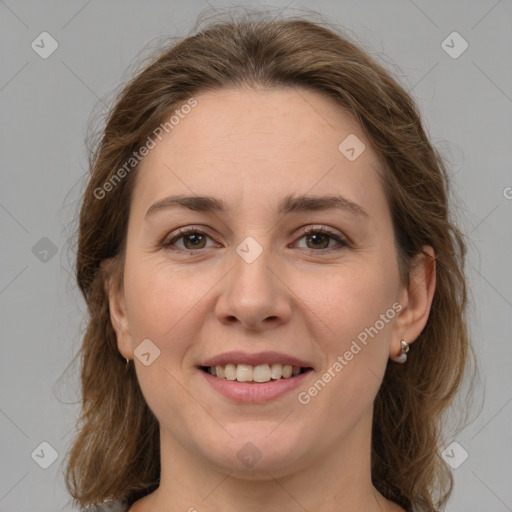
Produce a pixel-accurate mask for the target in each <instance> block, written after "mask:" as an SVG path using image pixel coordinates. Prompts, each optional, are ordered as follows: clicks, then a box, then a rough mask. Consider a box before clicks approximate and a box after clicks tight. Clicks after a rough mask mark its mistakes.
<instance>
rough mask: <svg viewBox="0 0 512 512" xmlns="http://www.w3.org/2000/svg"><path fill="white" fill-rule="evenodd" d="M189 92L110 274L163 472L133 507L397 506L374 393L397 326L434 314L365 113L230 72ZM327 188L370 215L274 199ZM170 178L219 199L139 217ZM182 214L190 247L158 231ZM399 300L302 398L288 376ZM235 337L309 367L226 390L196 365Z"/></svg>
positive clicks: (169, 188)
mask: <svg viewBox="0 0 512 512" xmlns="http://www.w3.org/2000/svg"><path fill="white" fill-rule="evenodd" d="M196 99H197V101H198V105H197V106H196V107H195V108H193V109H192V110H191V112H190V113H189V114H187V115H186V116H185V117H184V119H182V120H181V121H180V122H179V124H178V125H177V126H176V127H175V128H174V129H173V130H172V131H171V132H170V133H169V134H168V135H166V136H165V137H164V138H163V139H162V140H161V141H160V142H158V143H157V146H156V147H155V148H154V149H153V150H151V151H150V153H149V154H148V156H147V157H146V158H145V159H144V161H143V162H142V164H141V168H140V169H139V173H138V175H137V181H136V186H135V189H134V193H133V197H132V204H131V208H130V217H129V225H128V234H127V237H128V238H127V252H126V262H125V270H124V276H123V286H114V285H112V286H110V288H109V290H110V294H109V295H110V311H111V319H112V324H113V326H114V329H115V331H116V335H117V339H118V347H119V351H120V352H121V354H122V355H123V356H124V357H126V358H129V359H134V363H131V364H135V368H136V372H137V377H138V380H139V382H140V386H141V389H142V392H143V394H144V397H145V399H146V401H147V403H148V405H149V407H150V408H151V410H152V411H153V413H154V414H155V416H156V418H157V419H158V421H159V424H160V437H161V465H162V473H161V485H160V488H159V489H158V490H157V491H155V492H154V493H152V494H151V495H149V496H147V497H145V498H143V499H141V500H139V501H138V502H136V503H135V504H134V505H133V506H132V508H131V509H130V511H131V512H145V511H153V512H159V511H163V510H166V511H186V510H191V509H192V510H193V509H196V510H197V511H199V512H214V511H220V510H222V511H223V512H235V511H236V512H238V511H240V510H245V511H247V512H252V511H254V512H256V511H258V512H259V511H261V510H266V511H267V512H274V511H279V512H282V511H283V510H284V511H290V512H291V511H295V510H297V511H299V510H315V511H316V512H329V511H335V510H336V511H340V510H343V511H360V510H365V511H367V512H373V511H400V510H402V509H401V508H400V507H399V506H398V505H396V504H394V503H392V502H390V501H388V500H386V499H385V498H384V497H383V496H382V495H380V494H379V493H378V492H377V490H376V489H375V488H374V487H373V485H372V483H371V478H370V453H371V423H372V414H373V400H374V398H375V396H376V394H377V391H378V389H379V386H380V384H381V382H382V376H383V374H384V371H385V368H386V365H387V364H388V359H389V358H390V356H397V355H398V354H399V353H400V340H402V339H405V340H407V341H408V342H409V343H410V342H413V341H414V340H415V339H416V337H417V336H418V335H419V334H420V332H421V331H422V329H423V328H424V326H425V324H426V321H427V318H428V314H429V311H430V306H431V302H432V296H433V293H434V288H435V274H434V272H433V269H432V267H431V265H430V263H428V261H427V260H425V259H423V258H418V260H417V265H416V266H415V269H414V271H413V272H412V273H411V283H410V286H409V287H408V288H406V287H404V286H402V284H401V283H400V279H399V273H398V264H397V258H396V251H395V246H394V239H393V229H392V222H391V216H390V211H389V207H388V204H387V201H386V197H385V195H384V191H383V188H382V184H381V182H380V178H379V173H380V172H381V171H380V162H379V158H378V156H377V154H376V153H375V152H374V150H373V149H372V147H371V145H370V142H369V140H368V139H367V138H366V137H365V136H364V134H363V131H362V129H361V127H360V126H359V124H358V123H357V122H356V121H355V120H354V119H353V118H352V117H351V116H350V115H349V114H348V113H347V112H345V111H344V110H342V109H341V108H340V107H339V106H338V105H337V104H335V103H334V102H333V100H331V99H329V98H325V97H323V96H322V95H319V94H318V93H315V92H311V91H307V90H302V89H291V88H281V89H264V90H263V89H261V90H252V89H251V90H250V89H236V90H235V89H223V90H219V91H213V92H207V93H204V94H201V95H198V96H196ZM349 134H355V135H356V136H357V137H358V138H359V139H360V140H361V141H363V143H364V144H365V146H366V150H365V151H364V152H363V153H362V154H361V155H360V156H359V157H358V158H357V159H356V160H354V161H352V162H351V161H349V160H348V159H347V158H346V157H345V156H344V155H343V154H341V153H340V151H339V150H338V145H339V144H340V142H341V141H343V140H344V139H345V138H346V137H347V136H348V135H349ZM335 192H337V193H341V194H343V196H345V197H346V198H348V199H350V200H351V201H353V202H355V203H357V204H358V205H360V206H361V207H362V208H364V210H365V211H366V212H367V214H368V215H367V216H362V215H359V216H358V215H355V214H353V213H350V212H346V211H338V210H332V209H331V210H325V211H306V212H296V213H289V214H287V215H286V216H283V215H279V214H278V213H277V211H276V210H277V205H278V204H279V202H280V201H281V199H282V198H283V197H285V196H287V195H289V194H290V193H294V194H296V195H300V194H308V195H332V194H333V193H335ZM177 194H184V195H208V196H213V197H216V198H219V199H222V200H223V201H225V202H226V204H227V206H228V211H227V212H226V213H218V212H217V213H212V212H196V211H191V210H188V209H186V208H174V209H166V210H162V211H159V212H158V213H156V214H154V215H150V216H149V218H147V219H145V215H146V212H147V210H148V209H149V207H150V206H151V205H152V204H153V203H155V202H156V201H158V200H160V199H162V198H164V197H166V196H169V195H177ZM183 226H195V227H197V230H199V231H201V232H203V233H206V235H208V236H207V237H206V238H204V237H203V239H201V243H199V244H197V238H196V239H195V241H196V244H197V245H198V246H199V247H200V248H199V249H198V248H196V247H197V245H194V244H193V243H191V240H190V238H187V237H185V238H180V239H178V240H176V241H175V242H174V246H170V247H168V248H163V247H162V246H161V245H160V243H161V242H162V241H164V242H165V241H169V240H171V238H173V236H171V235H177V233H176V230H177V228H179V227H183ZM302 226H310V227H312V228H318V227H322V226H324V227H325V228H327V229H329V230H331V231H332V232H334V233H335V234H337V235H340V236H341V237H343V238H345V239H346V240H347V241H348V245H346V246H342V245H339V244H338V243H337V242H336V241H335V240H334V239H331V238H329V237H327V238H326V239H325V238H324V239H320V241H318V238H314V239H313V240H312V239H311V237H308V236H305V235H304V234H302V233H299V232H298V229H299V228H300V227H302ZM248 236H251V237H253V238H254V239H255V240H256V241H257V242H258V243H259V244H260V246H261V247H262V250H263V252H262V253H261V255H260V256H259V257H258V258H257V259H256V260H255V261H254V262H252V263H250V264H249V263H247V262H246V261H244V259H242V258H241V257H240V256H239V255H238V254H237V252H236V251H235V249H236V247H237V246H238V245H239V244H240V243H241V242H242V241H243V240H244V239H245V238H246V237H248ZM185 244H186V245H185ZM185 247H186V248H188V249H189V250H190V252H186V251H185ZM426 249H427V250H428V251H429V252H430V253H431V254H432V255H433V253H432V251H431V249H430V248H426ZM191 251H196V252H193V253H192V252H191ZM104 266H105V267H108V262H105V265H104ZM107 284H109V285H110V284H111V281H110V280H109V281H108V283H107ZM397 302H398V303H399V304H400V305H401V306H402V309H401V311H400V312H399V313H398V314H397V315H396V316H395V317H394V318H393V319H391V320H389V321H388V322H387V323H385V326H384V328H382V329H381V330H380V331H379V332H378V335H376V336H374V337H373V338H369V342H368V344H367V345H366V346H364V348H363V349H362V350H361V351H360V352H359V353H358V354H357V355H356V356H354V358H353V359H352V360H351V361H350V362H349V363H348V364H347V365H346V366H345V367H344V368H343V370H342V371H341V372H339V373H337V374H336V377H334V378H332V380H331V381H330V382H329V383H328V384H327V385H326V386H325V387H324V388H323V389H322V391H321V392H320V393H318V395H317V396H315V397H314V398H313V399H311V401H310V402H309V403H308V404H307V405H303V404H301V403H299V401H298V399H297V395H298V393H299V392H300V391H304V390H307V389H308V388H309V387H310V386H311V385H312V384H313V383H314V382H315V381H316V380H317V379H318V378H320V377H321V376H322V374H323V373H325V372H326V371H327V369H328V368H329V367H332V365H333V363H334V362H335V361H336V360H337V357H338V356H339V355H343V354H344V353H345V352H346V351H347V350H348V349H349V348H350V345H351V343H352V341H353V340H355V339H356V337H357V335H358V334H359V333H360V332H362V331H363V330H364V329H365V328H366V327H369V326H373V325H374V324H375V322H376V321H377V320H378V319H379V318H380V315H382V314H384V313H385V312H386V311H387V310H388V309H389V308H391V306H392V304H393V303H397ZM148 338H149V339H150V340H151V341H152V343H154V344H155V345H156V346H157V347H158V348H159V350H160V355H159V357H158V358H156V359H155V360H154V362H153V363H152V364H150V365H149V366H144V365H143V364H142V363H141V362H140V361H139V360H138V358H137V357H134V350H135V348H136V347H137V346H138V345H139V344H140V343H141V341H142V340H144V339H148ZM231 350H244V351H247V352H259V351H264V350H275V351H280V352H284V353H287V354H292V355H295V356H296V357H299V358H301V359H304V360H306V361H309V362H311V363H312V366H313V367H314V371H313V372H312V373H311V374H310V375H309V376H308V379H307V380H306V383H305V384H304V385H303V386H301V387H300V389H298V390H293V391H291V392H289V393H287V394H285V395H284V396H282V397H279V398H277V399H275V400H272V401H269V402H266V403H263V404H240V403H235V402H233V401H231V400H229V399H227V398H225V397H223V396H221V395H220V394H218V393H217V392H216V391H215V390H214V389H213V388H212V387H211V386H210V385H209V384H208V383H206V382H205V379H204V375H202V374H201V373H200V371H199V370H198V369H197V368H196V366H197V365H199V364H200V363H201V362H202V361H204V360H205V359H206V358H209V357H212V356H214V355H217V354H220V353H223V352H226V351H231ZM390 364H398V363H394V362H390ZM247 442H250V443H252V444H254V445H255V446H256V447H257V449H258V450H259V453H260V454H261V455H262V457H261V459H260V460H259V461H258V462H257V463H256V464H255V465H254V466H253V467H252V468H247V467H245V466H244V464H242V463H241V462H240V460H239V459H238V458H237V452H238V451H239V450H240V449H241V448H242V447H243V446H244V445H245V444H246V443H247Z"/></svg>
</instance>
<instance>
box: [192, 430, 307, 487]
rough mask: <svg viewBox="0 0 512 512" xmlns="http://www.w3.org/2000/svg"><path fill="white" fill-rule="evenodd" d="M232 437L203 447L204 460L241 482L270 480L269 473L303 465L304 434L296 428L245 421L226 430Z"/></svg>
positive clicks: (210, 441) (226, 437) (214, 440)
mask: <svg viewBox="0 0 512 512" xmlns="http://www.w3.org/2000/svg"><path fill="white" fill-rule="evenodd" d="M225 428H226V430H227V431H228V432H229V433H230V434H231V436H232V437H230V436H229V435H228V434H226V433H225V432H224V434H225V435H223V436H222V438H221V439H215V438H213V437H210V439H209V441H208V442H207V443H206V445H204V441H205V439H204V438H203V439H202V442H201V444H202V445H203V449H202V450H201V451H203V453H204V455H205V457H207V458H208V459H210V460H211V462H212V463H213V464H215V465H217V466H221V467H222V468H224V469H226V470H228V471H229V472H232V474H233V475H235V476H238V477H240V478H251V479H257V480H268V478H269V474H268V473H269V472H270V473H272V474H273V473H274V472H282V471H285V470H286V469H287V468H290V467H291V466H294V465H297V464H299V463H300V459H301V458H303V457H304V456H305V455H306V453H305V452H306V445H305V443H304V442H303V439H304V437H307V436H305V435H304V434H305V433H301V432H300V429H298V428H297V425H293V430H291V429H290V425H286V424H282V425H279V424H278V423H276V422H275V421H272V422H269V421H245V422H238V423H233V424H228V425H226V426H225Z"/></svg>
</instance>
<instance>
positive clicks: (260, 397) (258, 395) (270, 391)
mask: <svg viewBox="0 0 512 512" xmlns="http://www.w3.org/2000/svg"><path fill="white" fill-rule="evenodd" d="M199 371H200V372H201V373H202V374H203V375H204V378H205V379H206V381H207V382H208V383H209V384H210V385H211V386H212V387H213V389H215V390H216V391H218V392H219V393H221V394H222V395H224V396H225V397H227V398H230V399H231V400H234V401H235V402H243V403H257V402H266V401H268V400H274V399H276V398H278V397H280V396H282V395H284V394H285V393H287V392H288V391H291V390H292V389H295V388H297V387H298V386H300V385H301V384H302V383H303V382H304V380H305V379H306V378H307V377H308V376H309V374H310V373H311V371H312V370H309V371H307V372H305V373H301V374H299V375H296V376H295V377H290V378H288V379H282V378H281V379H277V380H270V381H268V382H238V381H237V380H227V379H220V378H218V377H214V376H213V375H210V374H209V373H206V372H204V371H203V370H199Z"/></svg>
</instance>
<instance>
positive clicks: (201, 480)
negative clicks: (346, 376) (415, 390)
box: [137, 414, 402, 512]
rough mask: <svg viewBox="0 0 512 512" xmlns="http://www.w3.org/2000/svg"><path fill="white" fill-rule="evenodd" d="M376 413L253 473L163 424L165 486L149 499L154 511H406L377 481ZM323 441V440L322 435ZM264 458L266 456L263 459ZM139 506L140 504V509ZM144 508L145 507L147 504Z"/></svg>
mask: <svg viewBox="0 0 512 512" xmlns="http://www.w3.org/2000/svg"><path fill="white" fill-rule="evenodd" d="M371 419H372V418H371V414H369V415H367V416H365V417H363V418H362V419H361V421H360V423H359V424H358V425H357V426H355V427H354V428H353V429H352V431H351V434H350V435H349V436H346V437H345V438H343V439H340V441H339V443H338V444H337V445H336V446H338V448H337V449H335V450H333V449H332V445H328V446H327V447H326V449H323V450H322V449H320V450H318V451H317V452H316V453H315V454H312V455H305V456H304V457H303V458H302V460H295V461H294V464H293V467H292V466H291V465H290V466H288V467H280V468H277V467H275V468H273V467H262V468H261V469H259V470H257V467H258V465H256V466H255V467H254V468H253V469H252V470H251V471H250V472H243V473H241V472H239V471H237V470H230V469H228V468H221V467H219V466H218V465H216V464H215V463H214V462H212V461H211V460H208V459H205V458H204V456H203V455H202V454H198V453H197V452H192V451H191V450H190V449H187V448H185V447H184V446H183V444H181V443H180V442H179V441H178V440H176V439H175V438H174V437H173V436H171V435H169V434H168V433H167V434H166V433H165V431H163V430H162V429H161V431H160V445H161V479H160V487H159V488H158V489H157V490H156V491H155V492H154V493H153V494H152V495H150V496H147V497H146V498H145V499H144V501H145V502H146V504H147V505H148V506H147V508H145V510H148V511H150V512H163V511H165V512H174V511H189V512H194V510H195V511H197V512H218V511H221V510H222V511H223V512H239V511H240V510H244V511H245V512H260V511H261V510H262V508H263V509H264V510H265V511H266V512H285V511H292V510H314V511H315V512H339V511H343V512H360V511H361V510H364V511H365V512H384V511H386V512H387V511H401V510H402V509H401V508H400V507H398V506H397V505H394V504H393V503H391V502H389V501H387V500H386V499H385V498H384V497H383V496H382V495H381V494H380V493H378V491H377V490H376V489H375V488H374V487H373V485H372V483H371V470H370V449H371V446H370V440H371ZM318 441H319V442H318V446H321V440H318ZM262 460H263V459H262ZM137 510H138V509H137ZM141 510H142V509H141Z"/></svg>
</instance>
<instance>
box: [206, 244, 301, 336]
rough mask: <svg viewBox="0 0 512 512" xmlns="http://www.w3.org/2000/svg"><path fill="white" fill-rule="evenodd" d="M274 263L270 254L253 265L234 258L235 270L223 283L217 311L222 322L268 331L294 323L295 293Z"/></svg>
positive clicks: (258, 259) (266, 251) (239, 258)
mask: <svg viewBox="0 0 512 512" xmlns="http://www.w3.org/2000/svg"><path fill="white" fill-rule="evenodd" d="M271 260H272V258H271V257H270V255H269V251H268V250H265V251H263V253H262V254H261V255H260V256H259V257H258V258H257V259H256V260H255V261H253V262H252V263H248V262H247V261H244V259H243V258H241V257H239V256H238V255H237V254H235V255H234V264H233V268H232V270H231V271H230V272H229V273H228V275H227V276H226V279H224V280H223V281H222V282H223V288H222V289H221V292H220V296H219V299H218V301H217V304H216V307H215V314H216V317H217V319H218V321H219V322H221V323H222V324H224V325H234V324H239V325H240V326H242V327H243V328H245V329H247V330H251V331H265V330H268V329H274V328H276V327H278V326H281V325H284V324H286V323H287V322H289V321H290V317H291V311H292V304H291V292H290V290H289V289H288V287H287V286H286V281H285V279H283V277H284V276H282V275H280V272H279V271H278V266H277V264H276V262H275V261H271Z"/></svg>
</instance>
